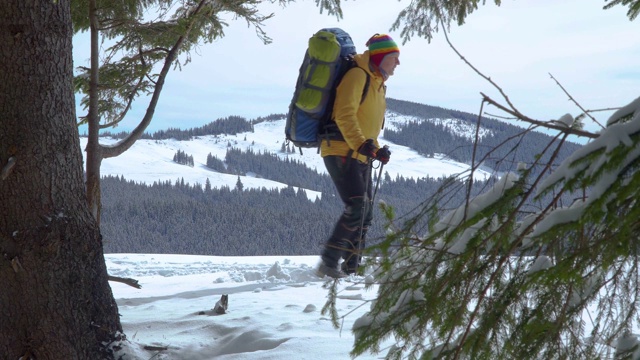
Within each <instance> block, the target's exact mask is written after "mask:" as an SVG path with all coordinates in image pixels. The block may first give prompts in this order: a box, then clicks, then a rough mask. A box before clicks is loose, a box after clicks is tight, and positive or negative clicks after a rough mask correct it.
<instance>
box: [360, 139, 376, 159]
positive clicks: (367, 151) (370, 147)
mask: <svg viewBox="0 0 640 360" xmlns="http://www.w3.org/2000/svg"><path fill="white" fill-rule="evenodd" d="M377 150H378V148H377V147H376V144H374V143H373V140H372V139H367V140H366V141H365V142H363V143H362V145H360V147H359V148H358V153H359V154H362V155H364V156H366V157H368V158H372V159H373V158H375V157H376V151H377Z"/></svg>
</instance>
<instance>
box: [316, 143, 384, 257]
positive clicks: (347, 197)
mask: <svg viewBox="0 0 640 360" xmlns="http://www.w3.org/2000/svg"><path fill="white" fill-rule="evenodd" d="M324 164H325V166H326V168H327V171H328V172H329V175H330V176H331V179H332V180H333V183H334V184H335V186H336V190H338V194H339V195H340V198H341V199H342V202H344V211H343V213H342V215H341V216H340V218H339V219H338V222H337V223H336V226H335V228H334V229H333V233H332V234H331V237H330V238H329V239H328V240H327V243H326V244H325V247H324V250H323V252H322V261H323V262H324V264H325V265H327V266H330V267H336V266H337V265H338V262H339V261H340V258H343V259H345V261H347V266H348V267H349V268H352V269H354V268H356V267H357V266H358V265H359V263H360V252H361V250H362V249H364V234H366V231H367V229H368V228H369V225H371V220H372V218H373V213H372V206H371V192H372V189H371V187H372V181H371V166H370V165H369V164H363V163H361V162H359V161H357V160H355V159H352V158H351V157H344V156H325V157H324ZM361 229H362V231H361ZM361 234H362V235H363V236H362V238H361V237H360V235H361Z"/></svg>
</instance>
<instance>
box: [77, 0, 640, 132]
mask: <svg viewBox="0 0 640 360" xmlns="http://www.w3.org/2000/svg"><path fill="white" fill-rule="evenodd" d="M409 3H410V1H409V0H400V1H390V0H366V1H365V0H353V1H343V2H342V7H343V12H344V18H343V19H342V20H340V21H338V20H336V18H335V17H333V16H329V15H327V14H326V13H325V14H320V12H319V9H318V8H317V7H316V6H315V1H310V0H306V1H298V2H296V3H292V4H290V5H289V6H287V7H286V8H281V7H279V6H277V5H275V4H262V5H260V7H259V9H261V10H262V11H263V13H265V14H268V13H271V12H273V13H274V14H275V17H274V18H272V19H270V20H267V21H266V22H265V26H264V29H265V31H266V32H267V34H268V35H269V36H270V37H271V38H272V39H273V42H272V43H271V44H268V45H264V44H263V43H262V42H261V41H260V39H259V38H258V37H257V36H256V34H255V30H254V29H253V28H249V27H247V25H246V23H244V22H242V21H238V20H234V19H232V18H231V17H230V16H227V20H228V22H229V27H228V28H227V29H226V30H225V37H224V38H221V39H219V40H217V41H216V42H215V43H213V44H206V45H203V46H201V47H200V48H199V49H198V51H197V53H194V54H193V57H192V62H191V63H189V64H188V65H187V66H186V67H184V68H183V69H182V71H178V70H175V71H172V72H171V73H170V74H169V75H168V77H167V81H166V83H165V87H164V90H163V93H162V95H161V98H160V104H159V105H158V107H157V109H156V113H155V116H154V120H153V121H152V123H151V125H150V126H149V127H148V128H147V131H149V132H153V131H157V130H162V129H167V128H169V127H174V128H182V129H187V128H193V127H199V126H202V125H205V124H207V123H209V122H211V121H214V120H215V119H218V118H221V117H226V116H231V115H238V116H244V117H246V118H248V119H251V118H255V117H258V116H265V115H269V114H276V113H286V112H287V108H288V106H289V103H290V101H291V97H292V95H293V90H294V85H295V82H296V79H297V76H298V69H299V67H300V63H301V61H302V58H303V56H304V51H305V49H306V47H307V41H308V39H309V37H310V36H311V35H313V33H315V32H316V31H317V30H319V29H321V28H324V27H341V28H343V29H344V30H346V31H347V32H349V33H350V34H351V36H352V38H353V40H354V43H355V44H356V48H357V49H358V51H359V52H363V51H364V50H366V47H365V43H366V41H367V40H368V38H369V37H370V36H371V35H373V34H375V33H388V34H390V35H391V36H392V37H393V38H394V39H396V41H397V42H398V44H399V45H400V49H401V55H400V66H399V67H398V68H397V69H396V72H395V75H394V76H393V77H392V78H390V79H389V80H388V82H387V85H388V88H387V96H388V97H391V98H395V99H400V100H407V101H413V102H418V103H423V104H428V105H434V106H440V107H444V108H449V109H455V110H462V111H466V112H470V113H474V114H475V113H477V112H478V111H479V109H480V102H481V95H480V92H483V93H485V94H487V95H488V96H490V97H491V98H493V99H494V100H497V101H499V102H501V103H505V101H504V99H503V98H502V97H501V95H500V94H499V92H498V91H497V90H496V89H495V88H494V87H493V85H491V84H490V83H489V82H487V81H486V80H484V79H482V78H481V77H480V76H479V75H478V74H476V73H475V72H474V71H473V70H472V69H471V68H470V67H469V66H468V65H466V64H465V63H464V62H463V61H462V60H461V59H460V58H459V57H458V55H456V54H455V52H454V51H453V50H452V49H451V48H450V47H449V45H448V44H447V43H446V41H445V37H444V34H443V33H442V32H439V33H437V34H435V36H434V39H433V40H432V41H431V42H430V43H429V42H427V40H425V39H421V38H415V37H414V38H412V40H410V41H409V42H408V43H406V44H402V41H401V37H400V32H399V31H390V28H391V25H392V23H393V22H394V20H395V19H396V17H397V14H398V13H399V12H400V11H401V10H402V9H403V8H404V7H406V6H407V5H408V4H409ZM604 4H605V2H604V1H602V0H563V1H557V0H518V1H503V2H502V5H501V6H499V7H498V6H496V5H494V4H493V2H491V1H487V4H486V5H484V6H480V7H479V9H478V10H476V11H475V12H474V13H473V14H471V15H469V16H468V18H467V21H466V23H465V24H464V25H462V26H457V25H455V24H454V25H452V26H451V28H450V33H449V39H450V41H451V42H452V44H453V45H454V46H455V47H456V48H457V49H458V51H459V52H460V53H461V54H462V55H463V56H464V57H465V58H466V59H467V60H468V61H469V62H471V63H472V64H473V65H474V66H475V67H476V68H477V69H478V70H479V71H481V72H482V73H483V74H485V75H486V76H488V77H490V78H491V79H492V80H493V81H494V82H496V83H497V84H498V85H499V86H500V87H501V88H502V89H503V90H504V92H505V93H506V94H507V96H508V97H509V99H510V100H511V101H512V103H513V104H514V105H515V106H516V107H517V108H518V109H519V110H520V111H521V112H522V113H523V114H525V115H527V116H529V117H531V118H534V119H538V120H545V121H546V120H554V119H558V118H560V117H561V116H562V115H564V114H566V113H570V114H572V115H574V116H576V115H578V114H579V113H580V112H581V110H580V109H579V108H578V106H576V105H575V104H574V103H573V102H572V101H569V98H568V96H567V95H566V94H565V93H564V91H563V90H562V89H561V88H560V86H559V85H558V84H556V82H555V81H554V80H553V79H552V78H551V77H550V74H551V75H553V77H555V78H556V79H557V81H558V82H559V83H560V84H561V85H562V86H563V87H564V88H565V89H566V91H567V92H569V94H570V95H571V96H572V97H573V98H574V99H575V100H576V101H577V102H578V103H579V104H580V105H581V106H582V107H583V108H584V109H586V110H595V109H605V108H614V107H620V106H623V105H626V104H627V103H629V102H630V101H632V100H633V99H635V98H636V97H637V96H638V94H640V82H639V81H638V80H639V79H640V70H638V67H637V63H638V58H639V57H640V38H639V37H638V36H637V33H638V29H639V27H640V22H639V21H638V20H636V21H635V22H631V21H630V20H629V19H628V17H627V16H626V10H627V8H626V7H623V6H616V7H614V8H613V9H610V10H603V9H602V7H603V6H604ZM88 54H89V49H88V34H86V33H83V34H80V35H76V36H75V38H74V64H75V66H81V65H83V66H86V65H87V64H88ZM147 105H148V101H147V100H145V99H144V98H141V99H139V100H138V101H137V102H136V103H134V105H133V109H132V111H131V113H130V115H129V116H128V117H127V118H126V119H125V120H124V121H123V122H122V123H121V124H120V126H119V127H118V128H117V129H116V131H121V130H125V131H129V130H131V129H132V128H133V127H134V126H135V125H137V124H138V122H139V121H140V119H141V118H142V115H143V113H144V111H145V110H146V108H147ZM485 111H486V112H487V113H488V114H489V115H497V116H505V115H506V114H504V113H502V112H500V111H499V110H498V109H496V108H488V109H487V108H485ZM77 112H78V115H82V114H84V113H85V111H84V110H82V109H80V108H78V110H77ZM610 114H611V112H610V111H609V112H598V113H596V114H595V117H596V120H598V122H600V123H601V124H604V123H606V119H607V117H608V116H609V115H610ZM586 128H587V130H591V131H598V130H599V127H598V126H597V125H595V124H589V123H588V124H587V127H586ZM80 131H81V133H82V132H83V130H82V128H81V130H80Z"/></svg>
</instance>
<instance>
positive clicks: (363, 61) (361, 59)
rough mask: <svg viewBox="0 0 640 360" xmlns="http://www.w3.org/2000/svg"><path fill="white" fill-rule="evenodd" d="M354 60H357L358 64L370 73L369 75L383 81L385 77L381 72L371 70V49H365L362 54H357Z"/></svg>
mask: <svg viewBox="0 0 640 360" xmlns="http://www.w3.org/2000/svg"><path fill="white" fill-rule="evenodd" d="M353 58H354V60H355V61H356V64H358V66H359V67H361V68H363V69H364V70H365V71H366V72H367V73H369V75H370V76H371V77H374V78H378V79H379V80H378V81H383V80H384V79H383V78H382V75H381V74H380V73H378V72H377V71H375V72H374V71H373V70H371V66H370V65H369V64H370V62H369V61H370V59H371V57H370V54H369V50H367V51H365V52H364V53H362V54H357V55H355V56H354V57H353Z"/></svg>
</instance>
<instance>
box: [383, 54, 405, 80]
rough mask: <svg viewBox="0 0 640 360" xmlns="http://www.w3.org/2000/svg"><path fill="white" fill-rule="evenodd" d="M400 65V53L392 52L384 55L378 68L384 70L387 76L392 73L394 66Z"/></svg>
mask: <svg viewBox="0 0 640 360" xmlns="http://www.w3.org/2000/svg"><path fill="white" fill-rule="evenodd" d="M398 65H400V54H399V53H392V54H389V55H387V56H385V57H384V58H383V59H382V62H381V63H380V68H381V69H382V70H384V72H386V73H387V74H388V75H389V76H391V75H393V71H394V70H395V69H396V66H398Z"/></svg>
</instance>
